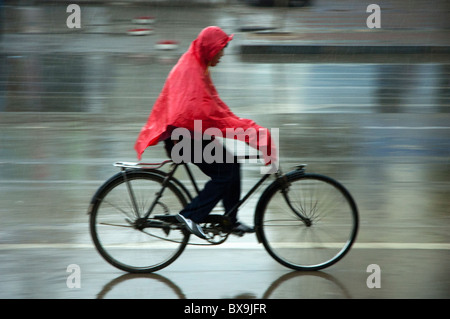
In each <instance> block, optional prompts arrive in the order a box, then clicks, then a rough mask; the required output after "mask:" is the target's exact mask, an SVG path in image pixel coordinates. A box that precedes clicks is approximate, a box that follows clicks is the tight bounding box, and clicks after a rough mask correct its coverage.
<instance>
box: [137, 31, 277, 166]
mask: <svg viewBox="0 0 450 319" xmlns="http://www.w3.org/2000/svg"><path fill="white" fill-rule="evenodd" d="M232 38H233V36H232V35H231V36H229V35H227V34H226V33H225V32H224V31H223V30H222V29H220V28H219V27H214V26H213V27H207V28H205V29H203V30H202V31H201V32H200V34H199V35H198V37H197V38H196V39H195V40H194V41H193V42H192V43H191V45H190V47H189V49H188V50H187V52H186V53H184V54H183V55H182V56H181V58H180V59H179V60H178V62H177V64H176V65H175V66H174V67H173V69H172V70H171V71H170V73H169V75H168V77H167V80H166V82H165V84H164V87H163V89H162V91H161V93H160V95H159V97H158V99H157V100H156V102H155V104H154V105H153V108H152V111H151V113H150V116H149V118H148V120H147V123H146V124H145V125H144V127H143V128H142V130H141V132H140V134H139V136H138V138H137V141H136V144H135V150H136V152H137V157H138V159H139V160H140V159H141V157H142V154H143V152H144V150H145V149H146V148H147V147H149V146H152V145H156V144H157V143H158V142H159V141H162V140H165V139H167V138H170V134H171V132H172V131H173V129H174V128H178V127H180V128H181V127H182V128H186V129H188V130H189V131H191V132H194V131H195V127H194V121H198V120H201V121H202V125H201V129H202V132H201V133H204V131H205V130H207V129H208V128H217V129H219V130H220V131H221V132H222V134H223V137H226V130H227V128H229V129H236V128H242V131H247V129H249V128H253V129H255V130H256V131H258V132H259V133H260V135H261V136H263V135H266V136H264V137H265V138H258V136H251V137H249V136H248V135H245V134H236V135H234V137H233V138H235V139H238V140H241V141H244V142H246V143H248V144H249V145H250V146H252V147H254V148H258V149H259V150H260V151H262V152H263V154H264V156H265V158H266V162H267V159H268V155H267V148H268V146H269V145H271V141H270V133H269V131H268V130H267V129H266V128H263V127H261V126H259V125H257V124H256V123H255V122H254V121H252V120H248V119H243V118H239V117H238V116H236V115H235V114H233V113H232V112H231V110H230V109H229V107H228V106H227V105H226V104H225V103H224V102H223V101H222V100H221V99H220V97H219V95H218V93H217V91H216V89H215V87H214V85H213V83H212V81H211V78H210V75H209V72H208V64H209V62H210V61H211V59H212V58H213V57H214V56H215V55H216V54H217V53H218V52H219V51H220V50H222V49H223V48H224V47H225V46H226V45H227V44H228V42H230V41H231V39H232ZM197 123H198V122H197ZM196 127H198V126H196ZM247 132H248V131H247ZM272 147H274V145H272ZM269 154H270V151H269ZM272 154H275V152H273V151H272Z"/></svg>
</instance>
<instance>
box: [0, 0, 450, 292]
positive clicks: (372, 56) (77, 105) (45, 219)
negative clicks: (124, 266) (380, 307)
mask: <svg viewBox="0 0 450 319" xmlns="http://www.w3.org/2000/svg"><path fill="white" fill-rule="evenodd" d="M72 3H75V4H77V5H78V6H79V8H80V11H79V13H80V14H79V19H78V20H77V18H76V17H74V16H72V14H74V13H75V12H74V11H72V10H67V9H68V5H69V4H72ZM372 3H376V4H377V5H378V6H379V7H380V16H379V18H380V21H379V22H380V28H369V27H368V25H367V19H368V18H369V16H370V15H371V14H372V12H367V7H368V6H369V5H370V4H372ZM67 11H69V12H67ZM449 13H450V2H449V1H447V0H435V1H432V2H426V1H418V0H391V1H387V0H377V1H360V0H358V1H357V0H310V1H281V0H273V1H262V0H261V1H257V0H246V1H238V0H209V1H208V0H184V1H176V0H148V1H146V0H141V1H133V0H121V1H114V0H111V1H89V0H75V1H71V2H69V1H59V0H53V1H38V0H36V1H31V0H30V1H26V0H18V1H6V0H3V1H0V28H1V31H2V32H1V35H0V37H1V38H0V41H1V44H0V45H1V46H0V48H1V51H0V220H1V224H0V225H1V226H0V273H1V275H0V286H1V289H0V297H1V298H14V299H16V298H17V299H21V298H109V297H113V298H449V297H450V288H449V287H450V275H449V272H448V268H449V266H450V254H449V250H450V235H449V226H450V215H449V213H450V210H449V198H450V197H449V196H450V125H449V123H450V81H449V79H450V59H449V57H450V33H449V29H450V19H449V17H450V15H449ZM76 22H79V27H74V28H71V27H69V26H73V23H76ZM209 25H217V26H220V27H221V28H223V29H224V30H225V31H226V32H227V33H234V34H235V38H234V40H233V41H232V42H231V43H230V45H229V46H228V48H227V49H226V52H225V56H224V57H223V58H222V60H221V63H220V65H219V66H217V67H216V68H214V69H213V70H212V72H211V74H212V78H213V81H214V83H215V86H216V88H217V90H218V92H219V94H220V96H221V98H222V99H223V100H224V101H225V102H226V103H227V104H228V105H229V106H230V108H231V109H232V110H233V112H234V113H236V114H237V115H239V116H240V117H244V118H251V119H254V120H255V121H256V122H257V123H258V124H260V125H262V126H265V127H268V128H278V129H279V130H280V145H279V149H280V163H281V167H282V168H283V170H284V171H288V170H289V169H290V168H291V167H293V166H294V165H295V164H297V163H308V167H307V171H309V172H316V173H321V174H325V175H329V176H331V177H333V178H335V179H338V180H339V181H341V182H342V183H343V184H344V185H345V186H346V187H347V188H348V189H349V190H350V192H351V193H352V194H353V196H354V198H355V200H356V202H357V204H358V207H359V210H360V218H361V225H360V232H359V236H358V239H357V243H356V245H355V246H354V248H353V249H352V251H351V252H350V253H349V254H348V255H347V256H346V257H345V258H344V259H343V260H341V261H340V262H339V263H337V264H336V265H334V266H332V267H331V268H329V269H326V270H325V271H322V272H315V273H296V272H291V271H289V270H287V269H285V268H283V267H282V266H281V265H279V264H278V263H276V262H275V261H274V260H272V259H271V257H270V256H269V255H268V254H267V253H266V252H265V251H264V249H263V248H262V247H259V249H251V248H248V247H250V246H249V245H247V244H249V243H254V242H256V239H255V238H254V236H252V235H247V236H245V237H243V238H240V239H231V240H234V241H235V242H236V245H234V246H233V247H234V248H217V247H216V248H214V249H209V248H204V249H203V248H202V249H198V248H190V247H188V249H187V250H186V251H185V252H184V253H183V255H182V256H181V257H180V258H179V259H178V260H177V261H175V263H174V264H172V265H171V266H169V267H168V268H165V269H164V270H162V271H160V272H158V273H157V274H154V275H149V276H133V275H124V273H122V272H120V271H118V270H116V269H115V268H113V267H111V266H110V265H109V264H107V263H106V262H104V261H103V259H102V258H101V257H100V256H99V255H98V254H97V253H96V251H95V249H94V248H93V246H92V244H91V240H90V237H89V233H88V216H87V215H86V211H87V208H88V205H89V201H90V199H91V197H92V195H93V194H94V192H95V191H96V189H97V188H98V187H99V186H100V185H101V184H102V183H103V182H104V181H105V180H106V179H107V178H109V177H110V176H112V175H113V174H115V173H116V172H117V170H116V168H114V167H113V166H112V163H114V162H115V161H136V155H135V152H134V150H133V146H134V142H135V139H136V137H137V135H138V133H139V131H140V129H141V127H142V126H143V125H144V123H145V122H146V120H147V117H148V115H149V113H150V111H151V107H152V105H153V103H154V101H155V100H156V98H157V97H158V94H159V92H160V90H161V88H162V86H163V84H164V81H165V78H166V76H167V74H168V72H169V71H170V69H171V68H172V67H173V65H174V64H175V63H176V62H177V59H178V58H179V57H180V55H181V54H182V53H183V52H184V51H185V50H186V49H187V48H188V47H189V45H190V43H191V41H192V40H193V39H195V38H196V36H197V34H198V33H199V32H200V30H201V29H202V28H204V27H206V26H209ZM163 159H165V153H164V150H163V147H162V146H160V145H158V146H155V147H153V148H151V149H148V150H147V151H146V152H145V153H144V159H143V160H144V161H148V162H157V161H162V160H163ZM196 174H197V175H198V177H199V178H203V177H202V175H201V174H200V173H198V172H196ZM259 177H260V176H259V167H258V166H257V165H255V164H246V165H244V167H243V188H244V191H245V190H246V189H248V188H249V187H251V186H252V185H253V183H254V181H255V180H256V179H258V178H259ZM256 200H257V197H254V198H253V199H252V200H251V201H250V202H249V203H248V204H247V205H245V206H244V207H243V209H242V210H241V212H240V216H241V219H242V220H243V221H244V222H246V223H248V224H250V225H251V224H253V210H254V206H255V203H256ZM240 244H242V246H241V247H240V246H239V245H240ZM252 247H253V246H252ZM70 264H77V265H79V266H80V269H81V288H74V289H70V288H68V287H67V285H66V279H67V276H68V275H69V273H68V272H67V271H66V269H67V266H68V265H70ZM370 264H377V265H379V266H380V269H381V288H372V289H370V288H368V287H367V285H366V279H367V277H368V276H369V275H370V273H368V272H367V271H366V269H367V266H368V265H370Z"/></svg>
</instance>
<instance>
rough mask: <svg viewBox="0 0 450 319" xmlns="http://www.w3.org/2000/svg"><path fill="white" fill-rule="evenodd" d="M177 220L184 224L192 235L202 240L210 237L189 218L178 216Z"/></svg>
mask: <svg viewBox="0 0 450 319" xmlns="http://www.w3.org/2000/svg"><path fill="white" fill-rule="evenodd" d="M175 218H176V219H177V221H179V222H180V223H182V224H183V225H184V227H186V229H187V230H188V231H189V232H190V233H191V234H194V235H195V236H197V237H199V238H201V239H208V236H206V234H205V233H204V232H203V229H202V228H201V227H200V226H199V225H197V224H196V223H194V222H193V221H192V220H190V219H189V218H186V217H184V216H183V215H180V214H177V215H176V216H175Z"/></svg>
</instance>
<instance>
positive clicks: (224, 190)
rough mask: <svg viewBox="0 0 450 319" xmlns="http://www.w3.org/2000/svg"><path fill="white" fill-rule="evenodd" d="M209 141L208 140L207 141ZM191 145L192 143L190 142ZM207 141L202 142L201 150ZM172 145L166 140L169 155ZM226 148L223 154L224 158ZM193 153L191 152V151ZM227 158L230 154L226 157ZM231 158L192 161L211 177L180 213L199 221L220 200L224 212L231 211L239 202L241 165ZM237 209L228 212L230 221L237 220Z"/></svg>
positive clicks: (203, 218)
mask: <svg viewBox="0 0 450 319" xmlns="http://www.w3.org/2000/svg"><path fill="white" fill-rule="evenodd" d="M207 142H210V141H207ZM191 145H193V143H192V144H191ZM206 145H207V143H203V145H202V151H203V149H204V148H205V147H206ZM172 147H173V144H172V143H171V141H170V140H169V141H167V140H166V150H167V151H168V153H169V155H170V153H171V152H170V151H171V149H172ZM226 152H227V151H226V149H225V148H224V150H223V154H224V159H226V158H225V157H226ZM191 154H193V152H191ZM227 158H228V159H229V158H230V156H228V157H227ZM232 158H233V162H232V163H227V162H225V160H224V162H223V163H216V162H213V163H206V162H204V161H202V162H201V163H193V164H194V165H197V166H198V168H200V170H201V171H202V172H203V173H204V174H205V175H207V176H209V177H210V178H211V180H209V181H208V182H207V183H206V184H205V187H204V188H203V190H201V191H200V193H199V194H198V196H197V197H195V198H194V199H193V200H192V202H190V203H189V204H188V205H187V206H186V207H185V208H184V209H183V210H182V211H181V212H180V214H181V215H183V216H184V217H186V218H189V219H191V220H192V221H193V222H194V223H201V222H203V221H204V220H205V218H206V217H207V216H208V215H209V213H210V212H211V211H212V210H213V208H214V207H215V206H216V205H217V204H218V203H219V202H220V201H221V200H222V203H223V206H224V208H225V212H228V211H231V210H232V209H233V207H234V206H235V205H236V204H237V203H238V202H239V199H240V196H241V167H240V164H239V163H238V162H237V160H236V158H234V157H232ZM236 216H237V210H234V211H232V212H231V214H230V216H229V217H230V219H231V222H232V223H234V222H236V220H237V217H236Z"/></svg>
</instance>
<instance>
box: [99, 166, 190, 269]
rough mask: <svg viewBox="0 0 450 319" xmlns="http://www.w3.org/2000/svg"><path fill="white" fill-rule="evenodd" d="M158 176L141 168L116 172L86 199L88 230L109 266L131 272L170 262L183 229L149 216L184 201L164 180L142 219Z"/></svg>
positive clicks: (171, 211) (178, 247)
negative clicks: (165, 186) (88, 205)
mask: <svg viewBox="0 0 450 319" xmlns="http://www.w3.org/2000/svg"><path fill="white" fill-rule="evenodd" d="M163 180H164V176H162V175H158V174H156V173H151V172H145V171H127V172H126V173H125V174H124V173H119V174H117V175H115V176H114V177H112V178H111V179H110V180H109V181H107V182H106V183H105V184H104V186H102V187H101V188H100V189H99V191H98V192H97V194H96V195H95V196H94V198H93V199H92V201H91V206H90V231H91V236H92V239H93V242H94V244H95V247H96V248H97V250H98V252H99V253H100V255H101V256H102V257H103V258H104V259H105V260H106V261H107V262H109V263H110V264H111V265H113V266H115V267H117V268H119V269H121V270H124V271H127V272H131V273H148V272H152V271H156V270H159V269H161V268H163V267H166V266H168V265H169V264H170V263H172V262H173V261H174V260H175V259H176V258H177V257H178V256H179V255H180V254H181V253H182V252H183V250H184V248H185V247H186V244H187V242H188V240H189V234H187V233H186V232H185V231H183V230H182V229H180V228H177V227H174V226H173V225H170V224H166V225H165V224H164V222H162V221H161V220H157V219H154V217H155V216H158V215H159V216H161V215H171V214H172V215H173V214H177V213H178V212H179V211H180V210H181V209H182V208H183V207H184V206H185V205H186V200H185V198H184V196H183V195H182V193H181V192H180V190H179V189H178V188H177V187H175V186H174V185H173V184H172V183H169V184H168V186H167V188H166V189H165V190H164V192H163V195H162V197H160V198H159V199H158V200H157V201H156V204H155V205H154V208H153V211H152V213H151V215H150V216H149V218H148V219H144V218H143V217H144V216H145V214H146V213H147V211H148V210H149V208H150V207H151V205H152V203H153V202H154V200H155V198H156V194H157V193H158V192H159V191H160V190H161V188H162V183H163Z"/></svg>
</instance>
